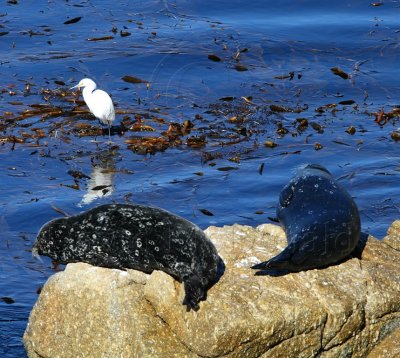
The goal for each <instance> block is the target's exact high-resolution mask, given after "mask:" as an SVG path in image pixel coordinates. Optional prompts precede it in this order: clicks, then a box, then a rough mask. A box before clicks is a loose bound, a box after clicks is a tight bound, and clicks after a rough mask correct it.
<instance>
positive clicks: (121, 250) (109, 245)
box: [32, 204, 224, 310]
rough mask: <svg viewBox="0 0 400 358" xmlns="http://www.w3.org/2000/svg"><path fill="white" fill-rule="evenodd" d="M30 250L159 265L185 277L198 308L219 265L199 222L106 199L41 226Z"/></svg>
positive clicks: (147, 267) (190, 300) (143, 267)
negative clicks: (80, 211) (88, 208)
mask: <svg viewBox="0 0 400 358" xmlns="http://www.w3.org/2000/svg"><path fill="white" fill-rule="evenodd" d="M32 252H33V253H34V254H39V255H46V256H49V257H51V258H52V259H53V260H55V261H56V262H59V263H63V264H66V263H71V262H86V263H89V264H91V265H95V266H102V267H108V268H117V269H122V270H123V269H135V270H140V271H143V272H146V273H151V272H152V271H153V270H161V271H164V272H166V273H168V274H170V275H171V276H173V277H174V278H176V279H178V280H179V281H180V282H183V283H184V287H185V298H184V300H183V304H184V305H186V306H187V309H188V310H190V309H194V310H197V309H198V308H199V306H198V303H199V302H200V301H201V300H205V299H206V294H207V290H208V289H209V288H210V287H211V286H212V285H213V284H214V283H216V282H217V281H218V279H219V277H220V276H221V274H222V272H223V269H224V264H223V261H222V259H221V258H220V257H219V255H218V253H217V250H216V248H215V246H214V245H213V243H212V242H211V241H210V240H209V239H208V238H207V237H206V235H205V234H204V232H203V231H202V230H201V229H200V228H199V227H198V226H196V225H194V224H193V223H191V222H189V221H188V220H185V219H183V218H181V217H179V216H177V215H174V214H172V213H170V212H168V211H165V210H162V209H159V208H155V207H149V206H143V205H127V204H106V205H101V206H98V207H96V208H93V209H91V210H89V211H86V212H83V213H81V214H78V215H76V216H72V217H68V218H58V219H55V220H52V221H50V222H48V223H47V224H45V225H44V226H43V227H42V228H41V229H40V231H39V234H38V235H37V238H36V241H35V243H34V247H33V250H32Z"/></svg>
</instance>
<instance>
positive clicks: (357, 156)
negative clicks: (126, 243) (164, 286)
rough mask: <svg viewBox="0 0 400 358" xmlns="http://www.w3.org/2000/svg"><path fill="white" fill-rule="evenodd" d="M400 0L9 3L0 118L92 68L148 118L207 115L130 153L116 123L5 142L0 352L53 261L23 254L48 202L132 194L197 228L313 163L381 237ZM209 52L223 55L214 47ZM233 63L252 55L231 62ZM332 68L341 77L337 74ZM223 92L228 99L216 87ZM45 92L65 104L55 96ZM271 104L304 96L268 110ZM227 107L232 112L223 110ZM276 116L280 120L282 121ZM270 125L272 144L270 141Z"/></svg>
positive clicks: (392, 144) (251, 205) (68, 204)
mask: <svg viewBox="0 0 400 358" xmlns="http://www.w3.org/2000/svg"><path fill="white" fill-rule="evenodd" d="M399 11H400V3H399V2H398V1H385V2H384V4H383V5H381V6H372V2H371V3H369V2H366V1H336V2H329V3H328V2H320V1H297V2H293V1H279V2H277V1H253V2H251V3H246V4H245V3H244V2H243V1H218V2H216V1H214V2H212V1H122V2H118V3H117V2H109V1H96V2H92V1H66V2H62V3H60V2H51V1H35V2H17V4H13V3H12V2H6V3H5V4H3V5H2V6H1V8H0V43H1V50H2V51H1V54H2V56H1V59H0V73H1V84H0V90H1V91H0V116H1V117H0V124H2V123H6V122H5V119H6V118H7V113H8V112H11V113H14V114H16V113H20V112H21V111H23V110H24V109H25V108H27V106H29V105H31V104H37V103H43V102H45V100H46V99H45V94H43V92H42V91H41V90H42V89H43V88H50V89H53V90H56V89H57V88H59V87H60V86H61V87H62V85H60V84H57V83H60V82H64V83H65V87H68V86H72V85H74V84H76V83H77V81H79V79H81V78H83V77H84V76H89V77H91V78H93V79H95V80H96V82H97V83H98V84H99V85H100V86H101V87H102V88H103V89H105V90H107V91H108V92H110V93H111V94H112V96H113V99H114V101H115V103H116V108H119V109H121V110H126V111H133V112H135V113H136V112H137V113H140V114H141V115H142V116H143V118H146V115H148V114H154V113H157V115H159V116H160V117H163V118H165V119H167V120H168V121H171V122H178V123H183V121H184V120H185V119H190V120H191V121H193V123H194V124H195V127H196V128H197V132H196V133H202V128H204V133H206V134H207V145H206V146H205V148H200V149H192V148H190V147H188V146H186V145H180V146H176V147H174V148H169V149H167V150H166V151H164V152H159V153H156V154H155V155H139V154H137V153H135V152H133V151H131V150H129V149H128V148H127V146H126V144H125V142H124V141H125V140H126V139H127V137H128V135H125V136H124V137H118V136H116V137H115V138H113V140H115V142H116V144H117V145H118V146H119V149H116V150H113V151H108V150H107V147H106V146H100V147H98V146H96V144H94V143H92V142H91V139H92V138H90V137H80V138H79V137H72V140H71V141H70V142H64V141H63V140H62V139H61V137H59V136H56V135H49V136H48V137H46V138H43V139H40V141H39V143H37V145H33V144H32V143H31V144H30V145H25V144H16V145H15V146H12V144H11V143H10V142H6V141H5V140H2V141H1V142H0V163H1V172H0V181H1V184H2V191H1V192H2V200H1V202H0V221H1V226H0V227H1V229H2V230H1V238H0V297H9V298H11V299H12V301H13V303H7V302H10V301H9V300H7V299H3V300H0V355H1V356H2V357H22V356H24V350H23V347H22V343H21V337H22V335H23V332H24V330H25V327H26V324H27V320H28V315H29V312H30V310H31V309H32V307H33V304H34V302H35V301H36V299H37V297H38V295H37V291H38V289H39V288H40V287H41V286H42V285H43V283H44V282H45V281H46V279H47V278H48V277H49V276H50V275H51V274H53V273H54V271H53V270H52V268H51V264H50V261H49V260H46V259H45V260H44V263H41V262H38V261H35V260H33V259H32V258H31V254H30V248H31V246H32V243H33V241H34V238H35V235H36V233H37V231H38V230H39V229H40V227H41V226H42V225H43V224H44V223H45V222H47V221H48V220H50V219H52V218H54V217H57V216H59V215H60V214H59V213H58V212H56V211H55V210H54V208H60V209H62V210H64V211H66V212H68V213H71V214H73V213H77V212H79V211H81V210H86V209H88V208H90V207H92V206H95V205H98V204H101V203H106V202H111V201H117V202H120V201H126V200H127V199H129V200H130V201H132V202H137V203H145V204H149V205H155V206H160V207H163V208H165V209H168V210H170V211H172V212H174V213H177V214H179V215H182V216H184V217H186V218H187V219H189V220H191V221H193V222H195V223H196V224H198V225H200V226H201V227H203V228H206V227H208V226H209V225H231V224H233V223H241V224H246V225H252V226H255V225H259V224H261V223H264V222H269V219H268V217H273V216H274V215H275V204H276V201H277V198H278V195H279V191H280V189H281V188H282V186H283V185H285V184H286V183H287V181H288V180H289V178H290V177H291V176H292V175H293V174H294V173H295V170H296V168H298V167H299V166H300V165H303V164H305V163H309V162H317V163H320V164H322V165H325V166H326V167H327V168H328V169H329V170H330V171H331V172H332V173H333V175H334V176H335V177H336V178H338V180H339V181H340V182H341V183H342V185H344V186H345V187H346V188H347V189H348V191H349V192H350V193H351V194H352V195H353V196H354V198H355V201H356V203H357V205H358V207H359V209H360V212H361V216H362V226H363V231H366V232H369V233H371V234H373V235H374V236H376V237H378V238H382V237H383V236H384V235H385V233H386V230H387V228H388V226H389V225H390V224H391V222H393V220H395V219H397V218H398V217H399V197H398V195H397V193H398V189H397V188H398V176H399V170H400V166H399V160H398V158H399V148H398V146H399V144H398V143H397V142H396V141H394V140H393V139H392V138H391V135H390V134H391V133H392V132H393V131H396V130H397V128H398V121H397V119H396V117H395V118H392V119H390V120H389V121H388V123H386V124H384V125H383V124H382V125H379V124H377V123H375V116H374V113H375V112H379V111H381V110H382V109H383V110H384V111H385V112H390V111H391V110H392V109H393V108H395V107H396V105H399V104H400V100H399V96H400V90H399V86H398V83H399V79H400V72H399V66H398V63H399V61H398V60H399V55H398V54H399V38H400V23H399V19H400V16H399V15H400V14H399ZM78 17H81V19H79V20H77V21H75V22H72V23H70V24H68V23H65V22H68V20H71V19H77V18H78ZM121 31H123V32H125V33H126V34H127V33H129V35H127V36H121ZM110 36H112V38H109V39H106V40H98V39H99V38H104V37H110ZM90 39H92V40H93V39H94V40H95V41H89V40H90ZM211 54H212V55H215V56H218V57H219V58H220V59H221V61H219V62H215V61H211V60H210V59H209V58H208V55H211ZM238 64H240V65H242V66H244V68H245V69H246V70H245V71H239V70H237V65H238ZM333 67H338V68H340V69H341V70H342V71H344V72H345V73H347V74H349V75H350V78H348V79H343V78H341V77H340V76H335V75H334V74H333V73H332V71H331V68H333ZM242 69H243V67H242ZM290 73H293V75H292V78H291V75H290ZM125 75H131V76H135V77H138V78H140V79H143V80H145V81H148V82H149V83H150V85H149V86H146V84H139V85H132V84H128V83H126V82H124V81H123V80H122V79H121V78H122V77H123V76H125ZM27 83H30V87H31V90H30V92H29V93H27V92H26V91H25V88H26V84H27ZM12 92H14V93H13V94H12ZM227 97H230V98H232V99H233V100H232V101H221V98H227ZM242 97H246V98H250V99H249V100H248V101H250V104H249V103H247V102H246V101H245V100H244V99H243V98H242ZM51 101H53V102H52V103H53V104H54V105H58V106H60V107H62V108H68V107H69V106H71V104H70V103H68V102H66V101H64V102H63V101H61V100H60V98H54V99H51ZM343 101H347V102H343ZM348 101H354V102H353V103H351V104H348V103H350V102H348ZM340 102H342V103H344V104H340ZM346 103H347V104H346ZM271 105H275V106H281V107H282V106H283V107H288V108H292V109H301V111H295V110H294V111H286V112H279V111H273V110H271ZM328 105H329V106H330V107H329V106H328ZM332 105H334V106H332ZM324 106H325V107H324ZM321 107H323V108H324V109H322V110H319V109H321ZM332 108H333V109H334V110H332ZM235 116H236V117H239V118H240V119H241V121H242V122H241V123H242V124H241V127H238V128H235V125H231V124H230V123H231V122H230V121H229V119H230V118H232V117H235ZM122 117H123V115H122V114H121V115H119V118H118V120H121V118H122ZM299 118H303V119H307V121H308V122H309V123H310V125H309V127H308V128H307V130H305V131H296V130H295V128H296V126H297V124H296V123H297V120H298V119H299ZM63 120H65V121H66V123H67V125H68V118H67V119H65V118H64V119H63ZM57 121H60V118H55V119H50V120H49V121H43V120H42V121H41V119H40V116H37V117H33V118H27V119H23V120H21V121H19V122H18V123H17V124H15V123H12V124H11V125H12V129H9V128H7V127H6V128H5V129H4V137H6V136H7V135H10V134H13V135H17V136H18V135H22V133H23V132H24V131H25V130H29V129H30V128H32V123H33V122H34V124H33V126H37V127H40V128H43V129H44V130H45V131H48V130H49V128H50V127H52V126H54V125H55V124H57ZM72 121H73V120H71V124H70V126H71V127H72V126H73V124H72V123H73V122H72ZM311 122H314V123H316V124H318V125H320V126H322V128H323V133H319V132H318V131H317V130H314V129H312V128H311V127H312V126H311ZM7 123H9V122H7ZM277 123H280V125H281V126H283V127H284V128H287V129H288V131H289V133H288V134H286V135H281V134H279V133H277V131H276V127H277ZM150 124H152V125H154V123H150ZM24 126H25V127H24ZM349 127H354V129H355V133H354V134H353V135H351V134H349V133H348V132H346V130H347V129H348V128H349ZM24 128H28V129H24ZM243 128H244V129H245V130H246V133H247V134H246V136H243V140H242V141H241V142H240V143H238V144H230V142H229V140H228V139H227V138H229V136H230V135H231V134H232V133H234V132H235V129H237V130H239V129H240V130H242V131H243ZM210 132H213V133H214V135H213V136H212V135H210ZM219 136H224V140H220V139H219ZM3 139H4V138H3ZM235 140H236V137H235V138H234V139H232V141H235ZM266 140H270V141H273V142H276V143H277V144H278V146H277V147H275V148H268V147H266V146H264V142H265V141H266ZM316 144H320V145H321V146H322V149H320V150H316V149H315V148H316ZM210 158H214V159H210ZM261 168H262V170H261ZM70 170H78V171H81V172H83V173H85V174H87V175H88V176H90V177H91V178H92V181H90V180H81V181H80V182H79V189H78V190H75V189H72V188H71V187H70V186H71V185H73V184H74V181H73V178H72V177H71V176H70V175H69V174H68V171H70ZM96 185H109V187H108V188H109V189H108V192H107V193H106V194H104V193H98V192H95V191H93V190H91V189H92V188H93V187H94V186H96ZM201 209H207V210H208V211H210V212H212V213H213V214H214V215H213V216H207V215H204V214H203V213H202V211H201Z"/></svg>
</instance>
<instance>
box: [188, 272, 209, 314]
mask: <svg viewBox="0 0 400 358" xmlns="http://www.w3.org/2000/svg"><path fill="white" fill-rule="evenodd" d="M183 282H184V285H185V298H184V299H183V302H182V304H183V305H185V306H186V310H187V311H188V312H189V311H190V310H191V309H192V310H193V311H198V310H199V302H200V301H204V300H205V299H206V298H207V290H206V289H205V288H204V286H203V284H202V283H201V280H200V279H199V278H198V277H197V276H190V277H186V278H184V279H183Z"/></svg>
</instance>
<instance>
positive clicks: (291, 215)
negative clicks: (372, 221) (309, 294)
mask: <svg viewBox="0 0 400 358" xmlns="http://www.w3.org/2000/svg"><path fill="white" fill-rule="evenodd" d="M277 215H278V219H279V221H280V223H281V224H282V225H283V227H284V229H285V233H286V237H287V242H288V246H287V247H286V248H285V249H284V250H283V251H282V252H281V253H280V254H279V255H277V256H275V257H273V258H271V259H270V260H268V261H265V262H261V263H259V264H257V265H254V266H253V267H252V268H253V269H261V270H265V269H278V270H280V269H284V270H288V271H294V272H296V271H302V270H309V269H314V268H321V267H326V266H329V265H331V264H335V263H338V262H340V261H342V260H343V259H345V258H347V257H348V256H349V255H350V254H351V253H352V252H353V251H354V250H355V249H356V247H357V245H358V243H359V240H360V233H361V228H360V215H359V212H358V209H357V206H356V204H355V202H354V200H353V199H352V197H351V196H350V195H349V194H348V192H347V191H346V190H345V189H344V188H343V187H342V186H341V185H339V184H338V183H337V182H336V181H335V180H334V179H333V177H332V175H331V174H330V172H329V171H328V170H327V169H326V168H324V167H323V166H320V165H318V164H310V165H307V166H306V167H305V168H303V169H302V170H300V172H299V173H298V174H297V175H296V176H295V177H294V178H293V179H291V180H290V182H289V183H288V184H287V185H286V186H285V187H284V188H283V190H282V192H281V194H280V197H279V204H278V207H277ZM258 274H262V272H258Z"/></svg>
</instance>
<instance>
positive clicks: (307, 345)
mask: <svg viewBox="0 0 400 358" xmlns="http://www.w3.org/2000/svg"><path fill="white" fill-rule="evenodd" d="M396 225H397V226H396V227H397V228H400V225H398V224H396ZM396 233H398V231H396V230H395V229H393V228H391V229H390V230H389V231H388V236H387V237H386V238H385V240H383V241H378V240H376V239H374V238H373V237H369V238H368V242H367V244H366V247H365V249H364V251H363V253H362V258H361V260H360V259H358V258H352V259H349V260H347V261H345V262H343V263H341V264H340V265H336V266H331V267H328V268H326V269H320V270H310V271H305V272H299V273H291V274H288V275H285V276H254V272H253V270H251V269H250V268H249V267H250V266H251V265H253V264H255V263H257V262H260V261H263V260H266V259H268V258H270V257H272V256H274V255H276V254H277V253H278V252H280V251H281V250H282V249H283V248H284V247H285V245H286V240H285V234H284V232H283V230H282V229H281V228H280V227H278V226H275V225H270V224H265V225H261V226H258V227H257V228H252V227H248V226H240V225H233V226H225V227H222V228H221V227H210V228H208V229H207V230H206V234H207V235H208V237H210V239H211V240H212V241H213V242H214V244H215V246H216V247H217V249H218V251H219V253H220V255H221V257H222V258H223V259H224V262H225V265H226V271H225V274H224V276H223V277H222V278H221V280H220V281H219V282H218V283H217V284H216V285H214V286H213V287H212V288H211V289H210V290H209V291H208V297H207V300H206V301H204V302H201V304H200V310H199V311H197V312H193V311H191V312H186V310H185V307H184V306H183V305H182V300H183V297H184V291H183V286H182V284H180V283H179V282H177V281H175V280H174V279H173V278H172V277H170V276H169V275H167V274H165V273H164V272H161V271H154V272H153V273H152V274H151V275H147V274H144V273H141V272H137V271H134V270H128V271H120V270H116V269H105V268H100V267H94V266H90V265H88V264H83V263H77V264H69V265H67V267H66V269H65V270H64V271H63V272H59V273H56V274H55V275H53V276H52V277H50V278H49V280H48V281H47V283H46V284H45V286H44V288H43V290H42V292H41V294H40V296H39V299H38V301H37V303H36V304H35V307H34V308H33V310H32V312H31V315H30V319H29V323H28V326H27V329H26V331H25V335H24V338H23V341H24V345H25V349H26V351H27V354H28V356H29V357H53V358H56V357H222V356H224V357H283V356H284V357H313V356H319V357H347V356H352V357H367V356H368V354H369V353H371V356H374V357H379V356H380V354H381V353H380V352H386V351H387V350H390V349H391V348H393V350H394V349H395V347H391V345H394V344H396V343H397V342H398V339H394V338H392V339H391V338H390V337H395V335H396V334H397V336H398V331H399V327H400V251H399V250H397V249H396V245H395V243H397V242H398V239H396V237H395V236H396V235H398V234H396ZM379 347H381V348H379ZM373 354H375V355H373ZM389 356H390V355H389Z"/></svg>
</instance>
